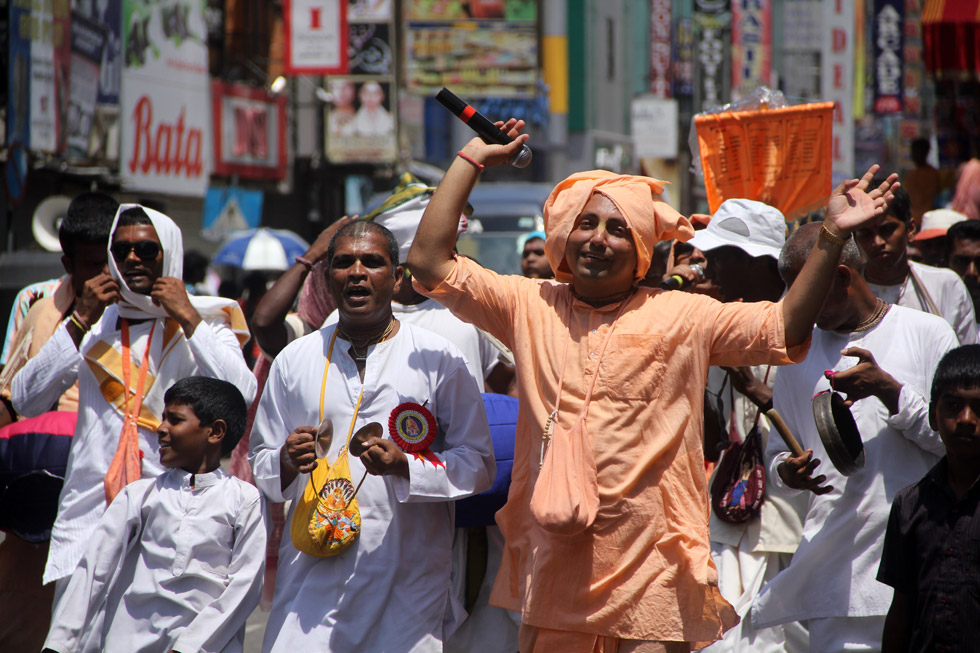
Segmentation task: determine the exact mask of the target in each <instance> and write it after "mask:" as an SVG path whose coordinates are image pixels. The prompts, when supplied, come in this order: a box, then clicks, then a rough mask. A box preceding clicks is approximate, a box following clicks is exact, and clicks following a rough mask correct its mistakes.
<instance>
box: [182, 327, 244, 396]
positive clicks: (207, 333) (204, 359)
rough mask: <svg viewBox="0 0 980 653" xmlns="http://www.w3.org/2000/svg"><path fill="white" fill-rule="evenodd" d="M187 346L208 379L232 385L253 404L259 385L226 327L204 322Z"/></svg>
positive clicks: (189, 339)
mask: <svg viewBox="0 0 980 653" xmlns="http://www.w3.org/2000/svg"><path fill="white" fill-rule="evenodd" d="M187 344H188V345H189V346H190V348H191V353H192V354H193V355H194V361H195V362H196V363H197V365H198V367H200V368H201V372H202V373H203V374H204V375H205V376H210V377H212V378H215V379H222V380H224V381H228V382H229V383H233V384H234V385H235V386H236V387H237V388H238V389H239V390H241V393H242V396H244V397H245V403H246V404H251V403H252V400H254V399H255V392H256V390H257V388H258V385H257V384H256V381H255V375H254V374H252V371H251V370H250V369H248V365H247V364H246V363H245V357H244V356H242V348H241V346H240V345H239V344H238V338H237V337H235V333H234V332H233V331H232V330H231V329H229V328H228V327H227V326H226V325H224V324H219V323H211V322H206V321H203V320H202V321H201V323H200V324H198V325H197V328H196V329H194V335H192V336H191V337H190V338H188V339H187Z"/></svg>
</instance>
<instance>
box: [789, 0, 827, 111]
mask: <svg viewBox="0 0 980 653" xmlns="http://www.w3.org/2000/svg"><path fill="white" fill-rule="evenodd" d="M782 12H783V21H782V27H783V50H782V59H783V65H782V68H783V69H782V78H781V79H780V81H781V83H782V90H783V92H784V93H785V94H786V96H787V97H796V98H806V99H815V98H819V97H820V52H821V51H822V49H823V31H822V28H823V8H822V7H821V4H820V0H787V1H786V2H784V3H783V4H782Z"/></svg>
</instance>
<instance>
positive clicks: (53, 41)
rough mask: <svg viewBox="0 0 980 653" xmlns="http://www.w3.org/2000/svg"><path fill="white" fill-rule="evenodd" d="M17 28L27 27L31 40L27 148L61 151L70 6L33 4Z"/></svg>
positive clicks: (65, 113) (65, 116)
mask: <svg viewBox="0 0 980 653" xmlns="http://www.w3.org/2000/svg"><path fill="white" fill-rule="evenodd" d="M25 13H27V14H29V17H28V19H27V22H26V23H25V22H24V20H23V18H22V19H21V23H20V24H19V25H18V26H17V28H16V29H19V30H21V31H23V30H24V29H25V27H26V29H27V30H28V32H29V34H28V35H27V38H29V39H30V41H31V46H30V60H29V75H30V107H31V108H30V132H31V133H30V149H32V150H36V151H39V152H51V153H56V152H61V151H62V150H64V148H65V146H66V145H67V137H68V130H67V123H68V89H69V83H70V71H71V5H70V4H69V3H67V2H46V3H35V7H34V8H33V9H32V10H31V11H28V12H25Z"/></svg>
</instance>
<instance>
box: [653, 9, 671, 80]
mask: <svg viewBox="0 0 980 653" xmlns="http://www.w3.org/2000/svg"><path fill="white" fill-rule="evenodd" d="M670 12H671V0H651V1H650V93H652V94H653V96H654V97H658V98H669V97H670V96H671V93H670V90H671V89H670V87H671V74H670V73H671V64H672V61H671V43H670V36H671V30H672V29H673V26H674V25H673V22H672V21H671V13H670Z"/></svg>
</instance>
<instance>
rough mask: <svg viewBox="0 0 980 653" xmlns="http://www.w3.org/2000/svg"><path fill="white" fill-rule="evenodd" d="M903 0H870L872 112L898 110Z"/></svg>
mask: <svg viewBox="0 0 980 653" xmlns="http://www.w3.org/2000/svg"><path fill="white" fill-rule="evenodd" d="M903 4H904V0H874V18H873V20H872V21H871V27H872V36H871V43H872V47H873V48H874V50H873V51H874V105H873V108H874V112H875V113H879V114H885V113H902V95H903V94H902V75H903V72H902V57H903V56H904V39H903V36H902V32H903V30H904V28H905V17H904V15H903V13H904V12H903V11H902V10H903Z"/></svg>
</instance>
